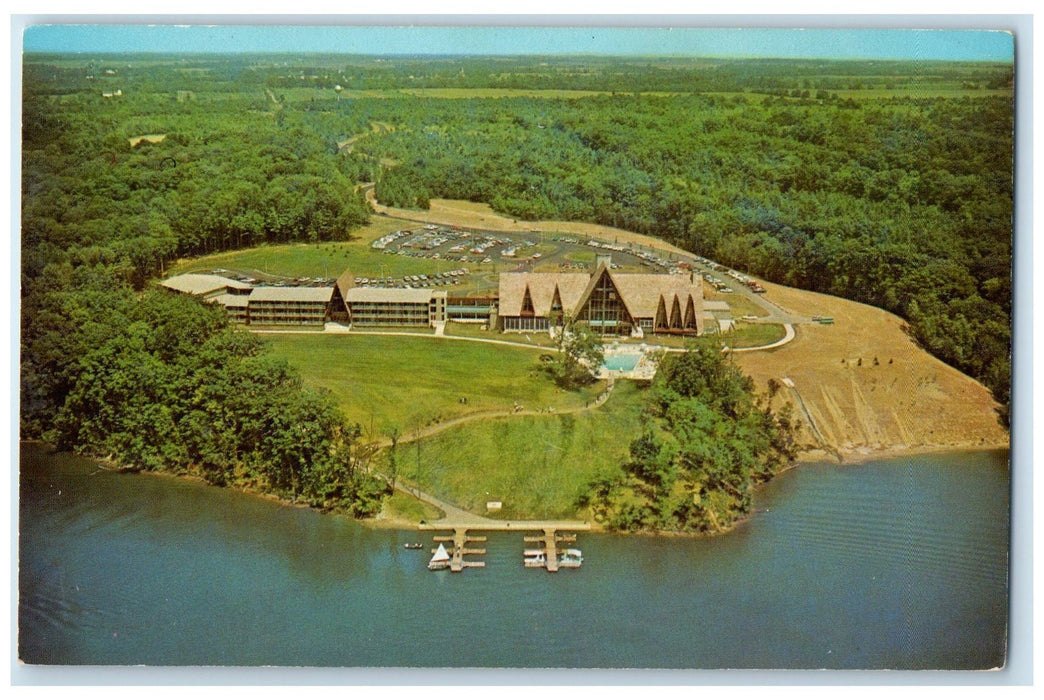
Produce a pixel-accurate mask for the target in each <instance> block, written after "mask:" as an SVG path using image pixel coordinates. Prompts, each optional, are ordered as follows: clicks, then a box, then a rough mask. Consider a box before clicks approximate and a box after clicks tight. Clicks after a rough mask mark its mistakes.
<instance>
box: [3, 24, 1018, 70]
mask: <svg viewBox="0 0 1044 700" xmlns="http://www.w3.org/2000/svg"><path fill="white" fill-rule="evenodd" d="M163 21H165V22H167V24H154V25H146V24H108V25H101V24H95V25H83V24H47V25H40V24H29V26H25V29H24V33H23V35H22V36H23V50H25V51H39V52H82V53H103V52H104V53H110V52H116V53H124V52H157V53H170V52H219V53H240V52H250V53H253V52H294V53H302V52H316V53H354V54H386V55H387V54H411V55H417V54H422V55H423V54H482V55H524V54H602V55H691V56H706V57H712V56H720V57H775V58H826V59H844V58H863V59H912V60H973V61H1011V60H1013V58H1014V41H1013V38H1012V35H1011V34H1009V33H1007V32H1003V31H986V30H983V29H974V30H953V29H946V30H921V29H918V30H912V29H900V30H896V29H881V28H865V29H827V28H814V29H779V28H765V27H747V28H742V29H740V28H736V29H720V28H698V27H688V28H673V29H671V28H667V29H664V28H655V27H648V26H646V27H636V26H631V27H627V26H617V27H607V26H596V27H588V28H579V27H561V26H559V27H546V26H545V27H533V26H529V27H526V26H398V27H396V26H387V25H384V26H314V25H313V26H301V25H292V24H282V25H274V24H271V22H273V21H275V20H272V19H262V20H261V21H262V22H267V24H253V25H247V24H236V25H230V24H223V25H211V26H204V25H181V26H177V25H174V24H170V22H172V21H176V18H175V19H174V20H171V19H170V18H169V17H168V18H165V19H164V20H163ZM186 21H187V20H186ZM239 21H243V20H239ZM499 21H500V22H504V21H505V20H503V19H501V20H499ZM520 21H525V20H524V18H523V19H522V20H520ZM624 21H626V20H624ZM690 21H691V20H690ZM791 21H793V20H791ZM810 23H812V22H811V21H810Z"/></svg>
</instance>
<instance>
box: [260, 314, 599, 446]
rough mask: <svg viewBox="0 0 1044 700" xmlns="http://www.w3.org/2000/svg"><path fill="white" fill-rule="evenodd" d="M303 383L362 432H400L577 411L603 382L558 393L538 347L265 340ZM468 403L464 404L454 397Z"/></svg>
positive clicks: (387, 339) (372, 339)
mask: <svg viewBox="0 0 1044 700" xmlns="http://www.w3.org/2000/svg"><path fill="white" fill-rule="evenodd" d="M265 337H266V338H267V339H268V341H269V342H270V345H271V347H272V349H273V351H274V352H275V353H276V354H277V355H279V356H281V357H284V358H286V360H287V361H288V362H289V363H290V364H291V365H293V366H294V367H296V368H297V369H298V370H299V371H300V372H301V375H302V376H303V378H304V380H305V382H306V383H308V384H309V385H311V386H317V387H323V388H326V389H329V390H330V391H331V392H332V393H333V396H334V399H335V401H336V403H337V405H338V406H339V407H340V408H341V410H342V411H343V413H344V415H345V417H346V418H347V419H348V420H349V421H351V422H358V423H359V424H361V425H362V427H363V430H364V431H366V432H367V433H368V434H374V435H387V434H388V432H389V431H390V430H392V429H394V428H398V430H399V432H400V434H402V435H407V434H408V433H409V432H410V431H412V430H415V429H418V428H422V427H424V426H427V425H431V424H433V423H435V422H439V421H445V420H448V419H451V418H456V417H459V416H462V415H465V414H468V413H476V412H480V411H498V410H511V409H512V407H513V405H514V403H515V402H516V401H517V402H518V403H520V404H522V405H523V406H525V407H526V408H527V409H534V408H546V407H548V406H554V407H558V408H570V407H575V406H582V405H584V404H585V403H586V402H587V401H589V400H591V398H593V397H594V396H595V395H597V394H598V393H599V391H601V387H602V385H601V384H600V383H599V384H596V385H595V386H593V387H592V388H589V389H585V390H583V391H578V392H563V391H562V390H560V389H558V388H557V387H556V386H555V385H554V383H553V382H552V381H551V380H550V379H549V378H548V377H547V376H546V375H545V374H544V373H543V372H541V371H540V370H539V369H538V362H539V359H538V358H539V355H540V353H541V352H546V351H541V350H540V349H538V348H534V349H532V350H530V349H527V348H518V347H510V346H503V345H490V344H487V343H470V342H465V341H459V340H450V339H445V338H434V337H433V338H411V337H402V336H363V335H333V334H331V335H320V334H294V335H291V334H286V335H270V336H265ZM461 398H466V399H467V403H461V402H460V399H461Z"/></svg>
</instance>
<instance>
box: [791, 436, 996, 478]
mask: <svg viewBox="0 0 1044 700" xmlns="http://www.w3.org/2000/svg"><path fill="white" fill-rule="evenodd" d="M991 450H1008V451H1009V452H1010V451H1011V441H1010V440H1009V441H1008V442H1003V443H976V444H970V443H962V444H957V445H887V446H882V447H863V448H847V449H843V450H838V451H836V452H835V451H831V450H825V449H823V448H815V449H812V450H808V451H807V452H802V453H801V454H800V455H798V458H797V459H795V460H794V463H793V465H792V466H791V467H788V469H793V468H795V467H799V466H805V465H811V464H831V465H840V466H843V465H847V464H864V463H866V462H871V461H874V460H878V459H893V458H900V457H916V456H918V455H927V454H940V453H944V452H980V451H981V452H988V451H991ZM784 471H786V470H784ZM780 473H782V472H780Z"/></svg>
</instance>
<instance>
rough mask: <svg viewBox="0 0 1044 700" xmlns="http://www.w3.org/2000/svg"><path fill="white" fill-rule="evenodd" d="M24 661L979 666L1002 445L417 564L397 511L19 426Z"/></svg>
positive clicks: (989, 653)
mask: <svg viewBox="0 0 1044 700" xmlns="http://www.w3.org/2000/svg"><path fill="white" fill-rule="evenodd" d="M20 487H21V502H20V523H19V525H20V541H19V544H20V559H19V564H20V572H19V587H20V599H19V657H20V658H21V659H22V660H23V661H25V662H27V663H31V664H100V665H105V664H149V665H160V664H161V665H175V666H176V665H201V664H203V665H283V666H287V665H293V666H299V665H307V666H348V667H363V666H366V667H368V666H385V667H387V666H399V667H427V668H430V667H458V666H464V667H491V668H503V667H568V668H610V667H616V668H619V667H631V668H633V667H638V668H692V669H715V668H792V669H793V668H834V669H849V668H851V669H881V668H895V669H966V668H970V669H975V668H992V667H996V666H999V665H1001V664H1002V663H1003V661H1004V658H1005V634H1006V626H1007V602H1008V592H1007V552H1008V527H1007V522H1008V468H1007V453H1006V452H980V453H967V454H957V455H953V454H951V455H932V456H923V457H917V458H906V459H895V460H883V461H877V462H871V463H867V464H861V465H854V466H837V465H813V466H806V467H801V468H799V469H796V470H794V471H791V472H789V473H787V474H785V475H783V476H781V477H780V478H778V479H777V480H775V481H774V482H772V483H771V484H769V485H768V486H767V487H765V488H763V489H761V490H760V491H759V492H758V494H757V497H756V499H755V500H756V503H755V507H756V508H757V509H758V511H759V512H756V513H755V514H754V515H753V517H752V518H751V519H750V520H749V521H748V522H746V523H745V524H743V525H741V526H740V527H739V528H738V529H736V530H735V531H734V532H732V533H730V534H728V535H725V536H721V537H714V538H652V537H627V536H618V535H595V534H581V535H580V538H579V541H578V544H577V546H579V547H580V548H582V549H583V552H584V565H583V567H582V568H581V569H578V570H566V571H560V572H558V573H556V574H550V573H548V572H546V571H543V570H539V569H525V568H523V566H522V557H521V552H522V549H523V548H524V544H523V543H522V541H521V538H520V537H519V536H518V535H517V534H507V533H504V534H491V535H490V536H489V541H488V542H487V544H486V548H487V552H488V553H487V555H486V556H485V561H486V568H484V569H470V570H466V571H465V572H464V573H461V574H453V573H450V572H448V571H447V572H435V573H432V572H428V571H427V570H426V566H425V565H426V562H427V558H428V554H427V553H426V552H424V551H415V550H406V549H404V548H403V547H402V544H403V543H404V542H414V541H424V542H429V541H430V539H428V538H427V537H424V538H423V539H421V538H422V535H421V534H420V533H417V532H400V531H395V530H373V529H369V528H366V527H363V526H360V525H358V524H356V523H354V522H352V521H350V520H348V519H345V518H342V517H337V516H331V515H323V514H320V513H316V512H313V511H309V510H304V509H297V508H288V507H284V506H281V505H279V504H276V503H272V502H269V501H266V500H263V499H259V498H256V497H252V496H248V495H244V494H240V493H236V492H234V491H231V490H228V489H220V488H215V487H208V486H205V485H203V484H199V483H196V482H191V481H186V480H180V479H174V478H169V477H158V476H151V475H126V474H115V473H111V472H106V471H102V470H99V469H98V468H97V467H96V466H95V465H94V464H92V463H90V462H88V461H86V460H81V459H78V458H72V457H69V456H67V455H58V456H55V455H50V454H48V453H46V452H44V451H43V450H41V449H40V448H37V447H33V446H24V447H23V449H22V463H21V476H20Z"/></svg>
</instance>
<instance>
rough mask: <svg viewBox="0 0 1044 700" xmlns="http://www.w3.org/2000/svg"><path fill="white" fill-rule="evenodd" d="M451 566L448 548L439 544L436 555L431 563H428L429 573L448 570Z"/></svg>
mask: <svg viewBox="0 0 1044 700" xmlns="http://www.w3.org/2000/svg"><path fill="white" fill-rule="evenodd" d="M449 565H450V555H449V552H447V551H446V547H445V546H443V544H442V543H441V542H440V543H439V548H438V549H436V550H435V554H434V555H432V557H431V561H429V562H428V570H429V571H438V570H439V569H448V568H449Z"/></svg>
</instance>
